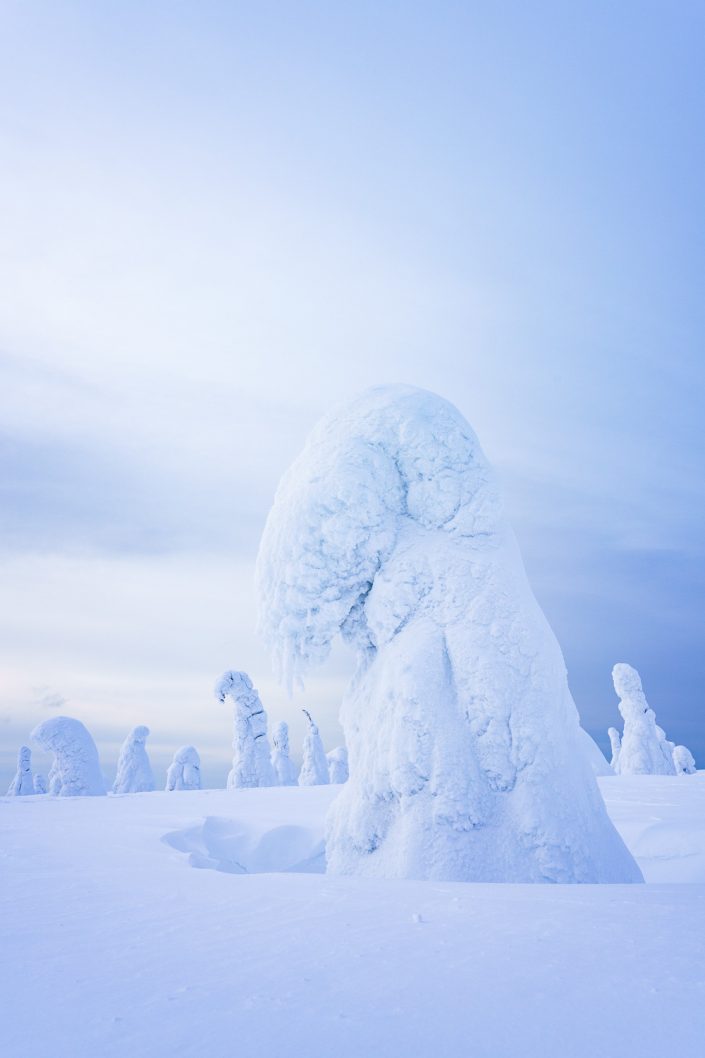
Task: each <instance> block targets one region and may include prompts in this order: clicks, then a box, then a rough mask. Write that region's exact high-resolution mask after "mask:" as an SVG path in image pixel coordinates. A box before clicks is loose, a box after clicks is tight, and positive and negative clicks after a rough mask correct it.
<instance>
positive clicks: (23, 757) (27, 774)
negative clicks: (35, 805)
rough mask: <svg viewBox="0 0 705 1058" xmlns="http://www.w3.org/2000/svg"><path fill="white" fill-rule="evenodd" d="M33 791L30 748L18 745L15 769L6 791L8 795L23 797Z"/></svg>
mask: <svg viewBox="0 0 705 1058" xmlns="http://www.w3.org/2000/svg"><path fill="white" fill-rule="evenodd" d="M33 793H34V781H33V779H32V750H31V749H30V748H29V746H20V749H19V752H18V754H17V771H16V773H15V777H14V779H13V780H12V782H11V783H10V788H9V790H8V791H7V795H8V797H24V796H25V795H26V794H33Z"/></svg>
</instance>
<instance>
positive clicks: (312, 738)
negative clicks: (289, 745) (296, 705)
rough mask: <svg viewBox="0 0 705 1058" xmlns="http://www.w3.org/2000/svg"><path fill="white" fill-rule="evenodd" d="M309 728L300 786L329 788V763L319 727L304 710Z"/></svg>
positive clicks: (305, 741)
mask: <svg viewBox="0 0 705 1058" xmlns="http://www.w3.org/2000/svg"><path fill="white" fill-rule="evenodd" d="M304 712H305V713H306V719H307V720H308V727H307V729H306V734H305V735H304V748H303V762H302V764H301V771H300V772H299V786H327V785H328V782H329V779H328V761H327V760H326V751H325V750H324V748H323V743H322V741H321V736H320V734H319V731H318V727H317V726H316V724H315V723H314V722H313V719H312V717H311V714H310V713H309V712H308V711H307V710H306V709H304Z"/></svg>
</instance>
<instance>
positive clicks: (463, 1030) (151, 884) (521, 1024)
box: [0, 773, 705, 1058]
mask: <svg viewBox="0 0 705 1058" xmlns="http://www.w3.org/2000/svg"><path fill="white" fill-rule="evenodd" d="M600 785H601V789H602V791H603V794H604V796H605V799H606V802H607V806H608V809H609V813H610V815H611V817H612V819H613V820H614V822H615V824H616V825H617V827H618V829H619V831H620V833H621V834H622V836H623V837H624V839H625V841H626V842H627V844H628V845H629V848H630V849H631V851H632V852H633V853H634V855H635V856H636V857H637V859H638V861H639V865H640V866H641V868H642V871H643V872H644V875H645V877H646V879H647V883H648V884H647V885H643V886H642V885H585V886H576V885H563V886H551V885H493V884H463V883H437V882H412V881H393V882H392V881H381V880H378V879H365V878H333V877H329V876H326V875H325V874H323V873H321V871H322V868H323V862H322V856H321V851H322V845H321V841H322V834H323V820H324V816H325V812H326V809H327V807H328V805H329V803H330V801H331V800H332V798H333V797H334V796H335V795H336V792H337V790H336V788H335V787H330V786H318V787H315V786H314V787H303V788H297V787H289V788H274V789H255V790H231V791H225V790H223V791H220V790H203V791H193V792H180V793H162V792H158V793H145V794H129V795H126V796H122V797H86V798H66V799H61V798H57V799H54V798H48V797H32V796H30V797H17V798H8V799H7V800H4V801H3V802H2V803H0V828H1V831H2V833H1V838H0V856H1V860H0V864H1V900H2V926H1V930H2V935H1V938H0V941H1V943H0V950H1V952H2V959H1V960H0V966H1V969H0V997H1V1005H2V1016H1V1019H0V1039H1V1040H2V1051H3V1053H4V1054H12V1055H15V1054H41V1055H51V1056H52V1058H88V1056H90V1058H97V1056H101V1058H109V1056H113V1055H114V1056H118V1055H119V1056H120V1058H126V1056H130V1058H138V1056H150V1058H160V1056H162V1055H164V1056H166V1055H169V1056H174V1055H189V1056H191V1055H192V1056H198V1058H201V1056H202V1058H226V1056H228V1058H230V1056H232V1055H238V1056H239V1055H242V1056H243V1058H245V1056H246V1058H259V1056H262V1058H265V1056H266V1058H282V1056H291V1058H299V1056H301V1058H319V1056H320V1058H323V1056H325V1058H332V1056H334V1058H348V1056H349V1058H353V1056H354V1058H360V1056H362V1055H366V1056H369V1058H402V1056H403V1058H413V1056H416V1055H424V1054H433V1055H434V1056H436V1058H455V1056H458V1058H461V1056H462V1058H469V1056H472V1058H485V1056H487V1058H489V1056H492V1058H504V1056H506V1058H533V1056H537V1058H538V1056H541V1058H554V1056H555V1058H558V1056H560V1058H583V1056H584V1058H612V1056H619V1058H632V1056H633V1058H650V1056H654V1058H656V1056H658V1058H663V1056H664V1055H668V1054H676V1053H677V1054H678V1055H679V1056H680V1058H691V1056H692V1058H695V1056H698V1058H699V1056H700V1055H702V1054H703V1041H704V1040H705V774H704V773H700V774H698V775H696V776H679V777H666V776H663V777H662V776H658V777H657V776H628V777H614V778H607V779H602V780H600ZM198 868H201V869H198ZM243 869H245V870H247V872H248V873H243ZM261 872H276V873H261ZM282 872H286V873H282ZM682 883H688V884H682Z"/></svg>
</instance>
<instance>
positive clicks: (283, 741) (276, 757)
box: [271, 720, 297, 786]
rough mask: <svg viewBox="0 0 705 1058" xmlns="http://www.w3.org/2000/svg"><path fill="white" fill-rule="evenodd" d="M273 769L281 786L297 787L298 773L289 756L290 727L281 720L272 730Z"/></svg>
mask: <svg viewBox="0 0 705 1058" xmlns="http://www.w3.org/2000/svg"><path fill="white" fill-rule="evenodd" d="M271 760H272V767H273V768H274V772H275V774H276V777H277V784H278V785H279V786H296V783H297V773H296V768H295V767H294V762H293V761H292V759H291V757H290V756H289V725H288V724H286V723H285V722H284V721H283V720H280V722H279V723H278V724H276V725H275V726H274V728H273V730H272V757H271Z"/></svg>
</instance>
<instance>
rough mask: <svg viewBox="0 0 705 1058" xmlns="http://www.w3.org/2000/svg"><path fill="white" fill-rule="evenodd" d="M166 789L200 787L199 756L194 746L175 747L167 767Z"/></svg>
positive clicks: (197, 788)
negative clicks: (171, 759) (175, 749)
mask: <svg viewBox="0 0 705 1058" xmlns="http://www.w3.org/2000/svg"><path fill="white" fill-rule="evenodd" d="M166 789H167V790H200V789H201V758H200V757H199V755H198V750H197V749H196V747H195V746H182V747H181V749H177V751H176V753H175V754H174V759H173V761H172V762H171V764H170V765H169V767H168V769H167V773H166Z"/></svg>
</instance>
